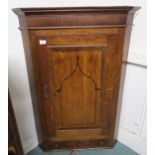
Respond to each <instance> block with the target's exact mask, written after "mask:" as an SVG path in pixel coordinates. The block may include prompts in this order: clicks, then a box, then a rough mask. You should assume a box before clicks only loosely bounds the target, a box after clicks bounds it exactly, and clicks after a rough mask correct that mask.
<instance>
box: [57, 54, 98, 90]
mask: <svg viewBox="0 0 155 155" xmlns="http://www.w3.org/2000/svg"><path fill="white" fill-rule="evenodd" d="M78 69H79V71H80V72H81V74H82V75H83V76H85V77H87V78H88V79H90V80H91V81H92V83H93V84H94V88H95V91H99V90H100V88H98V87H97V84H96V82H95V80H94V79H93V78H92V77H91V76H89V75H88V74H86V73H84V72H83V70H82V68H81V66H80V62H79V56H78V55H77V57H76V66H75V68H74V70H73V71H72V72H71V73H70V74H69V75H67V76H66V77H65V78H64V79H63V81H62V82H61V84H60V86H59V89H58V90H57V92H58V93H59V92H61V90H62V87H63V84H64V82H66V81H67V80H68V79H69V78H70V77H72V76H73V75H74V73H75V72H76V71H77V70H78Z"/></svg>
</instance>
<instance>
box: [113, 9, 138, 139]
mask: <svg viewBox="0 0 155 155" xmlns="http://www.w3.org/2000/svg"><path fill="white" fill-rule="evenodd" d="M134 13H135V11H131V12H130V13H129V14H128V16H127V21H126V22H127V23H131V24H132V23H133V17H134ZM131 30H132V26H127V27H126V28H125V33H124V34H123V33H122V31H120V35H121V37H120V38H122V39H123V40H122V39H121V42H122V45H123V47H120V48H121V49H120V50H122V52H123V53H122V60H121V63H122V65H121V66H122V67H121V78H120V82H119V96H118V103H117V112H116V121H115V133H114V138H115V139H117V135H118V130H119V121H120V114H121V106H122V97H123V91H124V82H125V75H126V66H127V64H126V63H124V62H127V58H128V50H129V45H130V36H131Z"/></svg>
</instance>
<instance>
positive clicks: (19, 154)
mask: <svg viewBox="0 0 155 155" xmlns="http://www.w3.org/2000/svg"><path fill="white" fill-rule="evenodd" d="M8 94H9V95H8V121H9V124H10V125H11V128H12V129H13V133H12V134H13V137H14V140H15V148H16V151H17V155H24V152H23V148H22V143H21V140H20V135H19V131H18V128H17V123H16V120H15V114H14V110H13V106H12V102H11V97H10V93H8Z"/></svg>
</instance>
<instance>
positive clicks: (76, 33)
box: [13, 6, 139, 150]
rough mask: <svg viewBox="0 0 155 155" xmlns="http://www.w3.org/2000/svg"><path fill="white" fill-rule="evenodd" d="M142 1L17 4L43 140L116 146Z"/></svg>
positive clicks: (52, 144) (49, 145)
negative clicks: (42, 5)
mask: <svg viewBox="0 0 155 155" xmlns="http://www.w3.org/2000/svg"><path fill="white" fill-rule="evenodd" d="M138 9H139V7H132V6H121V7H119V6H117V7H75V8H74V7H68V8H67V7H66V8H16V9H13V11H14V12H15V13H16V14H17V15H18V17H19V23H20V27H19V29H20V30H21V32H22V38H23V44H24V50H25V57H26V63H27V70H28V76H29V82H30V89H31V96H32V102H33V109H34V114H35V121H36V128H37V133H38V139H39V144H40V145H41V147H42V148H43V149H44V150H57V149H72V148H73V149H74V148H77V149H78V148H94V147H105V148H106V147H112V146H113V145H114V143H115V139H116V136H117V129H118V121H119V113H120V105H121V96H122V90H123V82H124V77H125V68H126V63H127V54H128V47H129V40H130V33H131V29H132V23H133V17H134V13H135V12H136V11H137V10H138Z"/></svg>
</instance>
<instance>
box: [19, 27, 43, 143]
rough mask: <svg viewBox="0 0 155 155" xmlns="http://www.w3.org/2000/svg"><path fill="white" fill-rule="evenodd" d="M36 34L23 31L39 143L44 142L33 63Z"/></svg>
mask: <svg viewBox="0 0 155 155" xmlns="http://www.w3.org/2000/svg"><path fill="white" fill-rule="evenodd" d="M33 36H34V33H33V32H29V31H27V30H22V40H23V46H24V52H25V59H26V66H27V72H28V77H29V84H30V91H31V98H32V104H33V111H34V115H35V123H36V129H37V135H38V141H39V143H41V142H42V132H41V126H40V117H39V111H38V106H37V97H36V90H35V77H34V62H33V54H32V53H33V52H32V50H34V49H33V47H32V45H33V46H34V44H35V43H34V41H35V40H34V37H33Z"/></svg>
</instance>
